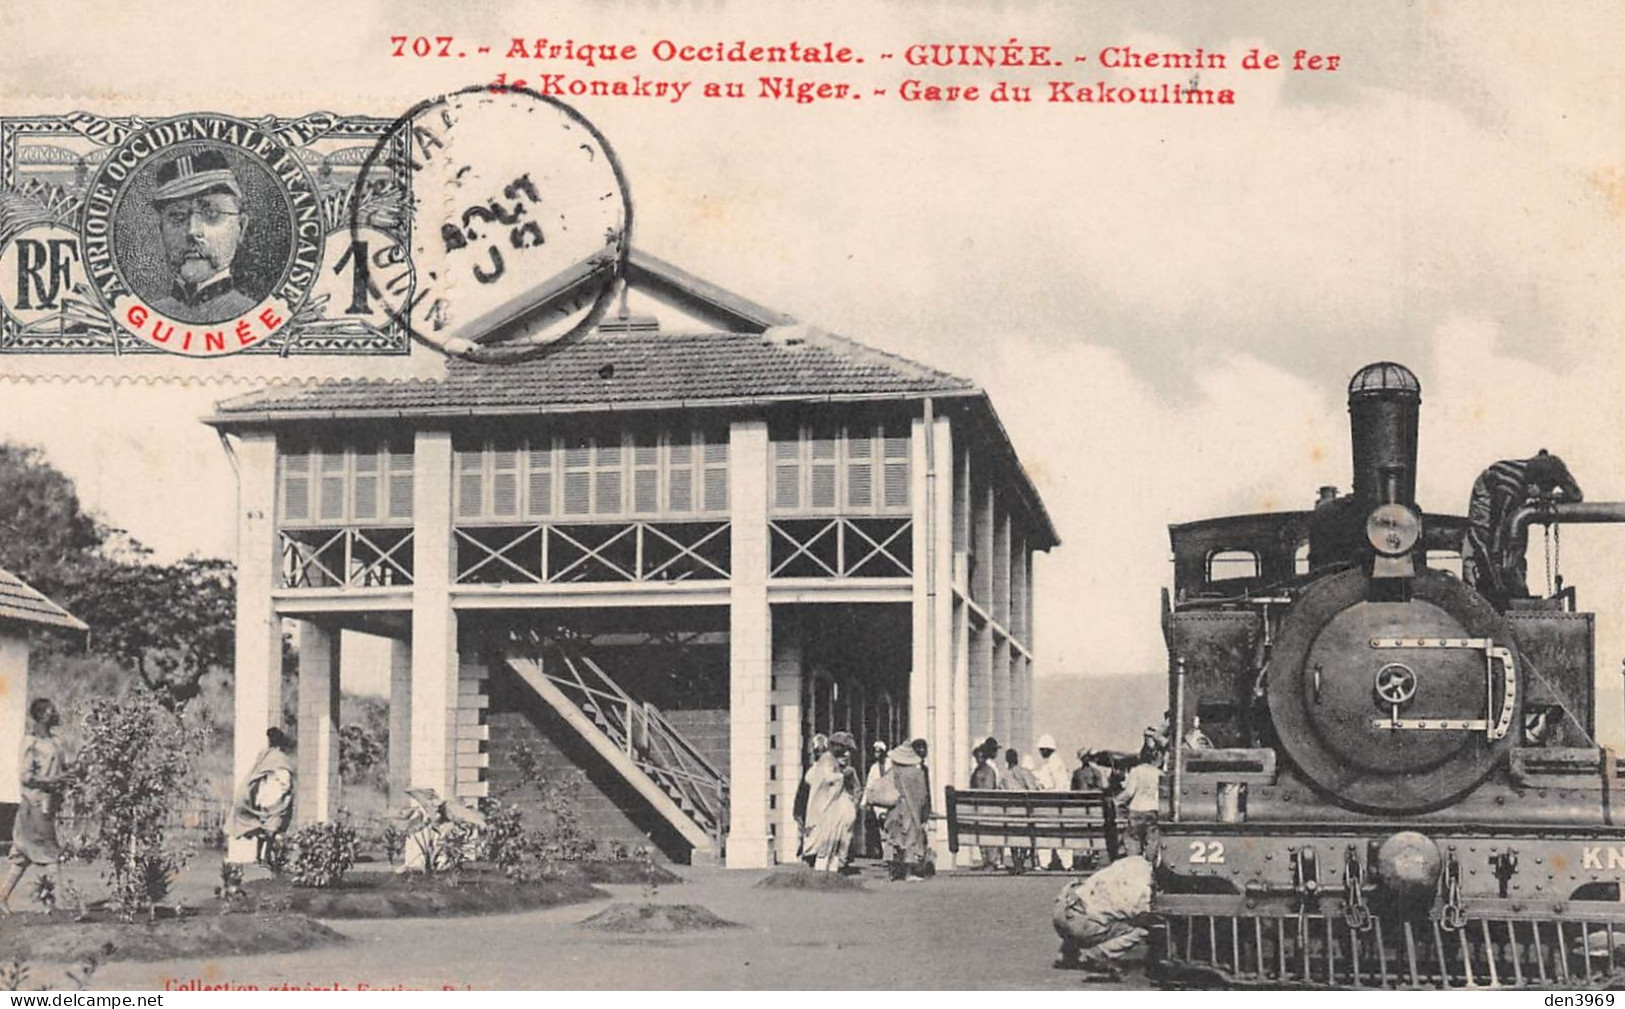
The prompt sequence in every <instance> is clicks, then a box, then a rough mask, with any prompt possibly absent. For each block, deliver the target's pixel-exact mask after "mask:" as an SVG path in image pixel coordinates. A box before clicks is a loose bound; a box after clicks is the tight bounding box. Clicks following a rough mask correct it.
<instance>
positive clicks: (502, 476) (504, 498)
mask: <svg viewBox="0 0 1625 1009" xmlns="http://www.w3.org/2000/svg"><path fill="white" fill-rule="evenodd" d="M491 515H492V516H493V517H496V518H518V517H519V453H518V452H516V451H514V450H512V449H503V450H501V451H497V452H493V453H491Z"/></svg>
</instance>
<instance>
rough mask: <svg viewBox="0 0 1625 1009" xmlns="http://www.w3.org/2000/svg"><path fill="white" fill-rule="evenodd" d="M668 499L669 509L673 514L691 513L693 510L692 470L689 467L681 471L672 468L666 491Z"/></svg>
mask: <svg viewBox="0 0 1625 1009" xmlns="http://www.w3.org/2000/svg"><path fill="white" fill-rule="evenodd" d="M667 494H668V496H669V497H670V499H671V500H670V508H671V510H672V511H674V512H691V511H693V510H694V470H693V469H692V468H690V467H684V468H682V469H677V468H675V467H674V468H673V469H672V471H671V485H670V487H669V488H668V489H667Z"/></svg>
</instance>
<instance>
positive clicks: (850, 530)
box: [768, 516, 914, 578]
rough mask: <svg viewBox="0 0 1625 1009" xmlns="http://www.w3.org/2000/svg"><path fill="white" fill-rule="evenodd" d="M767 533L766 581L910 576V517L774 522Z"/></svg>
mask: <svg viewBox="0 0 1625 1009" xmlns="http://www.w3.org/2000/svg"><path fill="white" fill-rule="evenodd" d="M768 529H769V534H768V538H769V540H770V541H771V545H770V553H769V567H768V575H769V577H771V578H907V577H909V576H910V575H912V574H913V573H914V535H913V530H914V522H913V520H912V519H906V518H845V517H841V516H831V517H830V518H817V519H775V520H773V521H772V522H769V523H768Z"/></svg>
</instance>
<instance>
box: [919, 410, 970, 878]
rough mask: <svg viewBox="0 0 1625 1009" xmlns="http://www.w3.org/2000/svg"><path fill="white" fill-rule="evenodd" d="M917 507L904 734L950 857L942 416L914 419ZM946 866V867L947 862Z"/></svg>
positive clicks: (946, 432)
mask: <svg viewBox="0 0 1625 1009" xmlns="http://www.w3.org/2000/svg"><path fill="white" fill-rule="evenodd" d="M909 469H910V475H911V477H912V479H913V487H912V489H911V498H910V500H911V501H912V503H913V506H914V620H913V670H912V672H911V674H910V676H909V703H908V711H909V735H910V736H911V737H918V738H923V739H924V740H925V741H926V743H927V744H928V746H929V747H930V756H929V758H928V759H927V763H928V764H929V766H930V768H931V789H932V796H931V808H932V809H933V810H934V811H935V812H936V815H937V817H938V818H939V819H937V820H936V821H934V823H933V826H932V831H931V843H932V845H933V846H934V847H935V848H936V849H937V853H938V856H939V857H940V858H943V859H946V857H947V855H948V848H947V844H948V837H947V828H946V823H947V821H946V820H944V819H940V818H941V817H942V815H943V813H944V811H945V810H946V809H947V799H946V795H945V789H946V788H947V786H948V785H951V784H957V778H956V777H955V776H956V774H957V768H958V766H959V763H960V762H961V758H960V754H961V753H962V752H963V751H964V749H965V747H964V745H963V741H962V739H960V738H959V737H958V735H957V734H956V733H955V731H954V711H955V709H954V693H953V690H954V677H953V669H954V594H953V579H954V483H955V472H954V443H953V430H952V427H951V425H950V423H949V420H948V418H947V417H941V416H933V417H932V418H931V421H930V424H929V426H928V425H927V423H926V421H925V419H924V418H921V419H919V420H916V421H915V422H914V432H913V450H912V454H911V458H910V463H909ZM944 864H946V862H944Z"/></svg>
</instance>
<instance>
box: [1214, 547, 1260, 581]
mask: <svg viewBox="0 0 1625 1009" xmlns="http://www.w3.org/2000/svg"><path fill="white" fill-rule="evenodd" d="M1258 570H1259V569H1258V554H1256V553H1254V552H1253V551H1251V550H1218V551H1215V552H1214V553H1212V554H1209V555H1208V559H1207V580H1208V581H1210V582H1224V581H1231V580H1234V579H1237V578H1257V577H1258Z"/></svg>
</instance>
